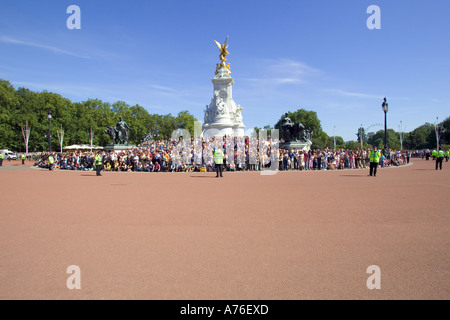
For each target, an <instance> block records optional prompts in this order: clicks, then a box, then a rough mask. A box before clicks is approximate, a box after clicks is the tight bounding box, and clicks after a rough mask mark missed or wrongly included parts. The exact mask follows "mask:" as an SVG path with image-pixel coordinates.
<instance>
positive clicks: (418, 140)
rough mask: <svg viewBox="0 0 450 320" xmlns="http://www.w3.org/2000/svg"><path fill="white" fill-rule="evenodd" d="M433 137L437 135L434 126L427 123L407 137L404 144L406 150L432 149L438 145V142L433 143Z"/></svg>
mask: <svg viewBox="0 0 450 320" xmlns="http://www.w3.org/2000/svg"><path fill="white" fill-rule="evenodd" d="M433 135H435V131H434V125H432V124H431V123H425V124H423V125H421V126H420V127H417V128H416V129H414V130H413V131H411V132H409V133H408V134H407V136H405V139H404V140H405V141H404V143H403V144H404V146H405V148H407V149H411V150H421V149H426V148H432V147H433V146H434V145H436V140H434V141H433Z"/></svg>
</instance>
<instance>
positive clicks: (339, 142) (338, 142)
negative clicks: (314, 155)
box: [326, 137, 345, 149]
mask: <svg viewBox="0 0 450 320" xmlns="http://www.w3.org/2000/svg"><path fill="white" fill-rule="evenodd" d="M326 147H327V148H328V149H333V148H334V137H328V140H327V144H326ZM344 148H345V141H344V139H343V138H342V137H336V149H344Z"/></svg>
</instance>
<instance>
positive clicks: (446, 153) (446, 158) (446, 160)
mask: <svg viewBox="0 0 450 320" xmlns="http://www.w3.org/2000/svg"><path fill="white" fill-rule="evenodd" d="M444 156H445V162H448V156H449V151H448V149H447V151H445V153H444Z"/></svg>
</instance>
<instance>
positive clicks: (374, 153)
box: [369, 147, 381, 177]
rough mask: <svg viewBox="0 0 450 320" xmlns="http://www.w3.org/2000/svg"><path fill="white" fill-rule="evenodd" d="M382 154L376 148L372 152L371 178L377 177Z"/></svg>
mask: <svg viewBox="0 0 450 320" xmlns="http://www.w3.org/2000/svg"><path fill="white" fill-rule="evenodd" d="M380 157H381V153H380V151H378V148H377V147H375V148H374V150H372V151H370V171H369V176H372V175H373V176H374V177H376V176H377V169H378V164H379V163H380Z"/></svg>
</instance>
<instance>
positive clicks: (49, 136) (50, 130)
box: [47, 109, 52, 152]
mask: <svg viewBox="0 0 450 320" xmlns="http://www.w3.org/2000/svg"><path fill="white" fill-rule="evenodd" d="M47 118H48V135H47V138H48V152H52V129H51V121H52V111H51V110H50V109H48V115H47Z"/></svg>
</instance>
